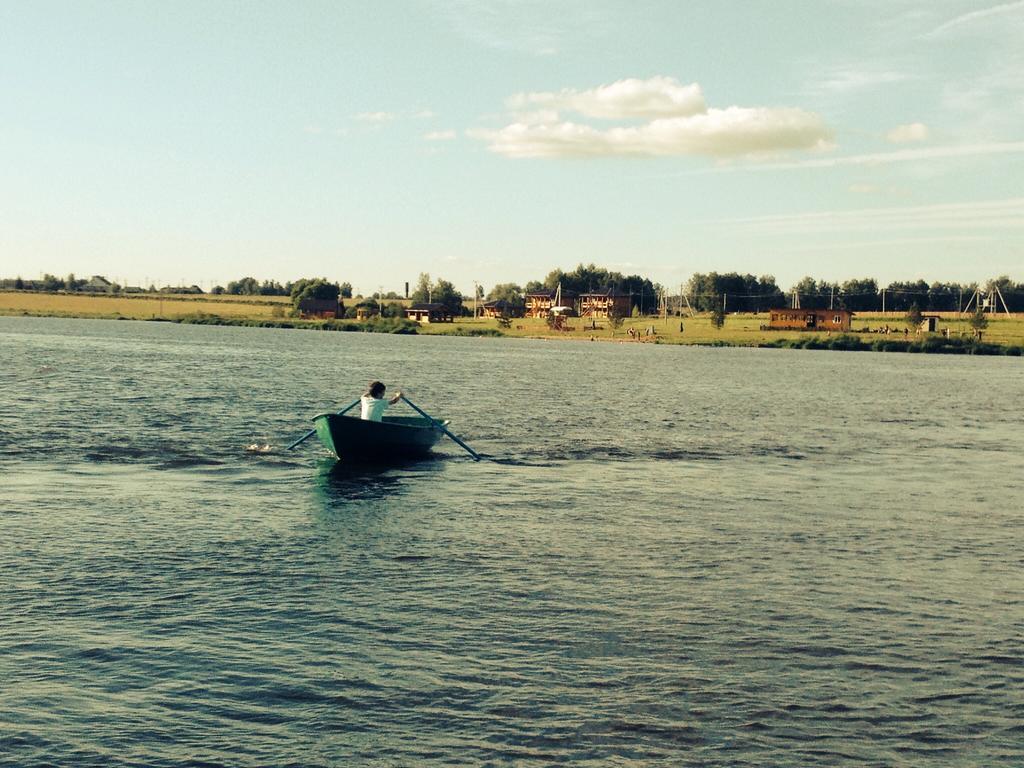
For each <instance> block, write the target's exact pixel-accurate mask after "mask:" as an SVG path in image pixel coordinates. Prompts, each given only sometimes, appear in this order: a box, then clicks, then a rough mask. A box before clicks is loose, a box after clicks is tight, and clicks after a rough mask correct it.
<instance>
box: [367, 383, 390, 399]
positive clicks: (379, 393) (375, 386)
mask: <svg viewBox="0 0 1024 768" xmlns="http://www.w3.org/2000/svg"><path fill="white" fill-rule="evenodd" d="M385 389H387V387H385V386H384V382H383V381H371V382H370V386H368V387H367V388H366V394H368V395H369V396H370V397H376V398H378V399H379V398H382V397H384V390H385Z"/></svg>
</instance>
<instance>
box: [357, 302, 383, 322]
mask: <svg viewBox="0 0 1024 768" xmlns="http://www.w3.org/2000/svg"><path fill="white" fill-rule="evenodd" d="M379 314H380V309H378V307H377V306H376V305H374V304H363V305H361V306H358V307H356V320H369V319H370V318H371V317H376V316H377V315H379Z"/></svg>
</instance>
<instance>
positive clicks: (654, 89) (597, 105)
mask: <svg viewBox="0 0 1024 768" xmlns="http://www.w3.org/2000/svg"><path fill="white" fill-rule="evenodd" d="M509 106H510V107H511V108H512V109H513V110H522V109H524V108H538V107H539V108H541V109H543V110H548V111H561V110H570V111H573V112H578V113H579V114H581V115H585V116H587V117H598V118H605V119H610V120H620V119H630V118H651V119H653V118H658V117H686V116H689V115H695V114H698V113H700V112H703V111H705V109H706V107H705V105H704V94H703V93H702V92H701V89H700V86H699V85H697V84H696V83H691V84H690V85H680V83H679V81H677V80H676V79H675V78H672V77H652V78H650V79H648V80H638V79H636V78H629V79H626V80H618V81H616V82H614V83H611V84H610V85H601V86H598V87H597V88H590V89H588V90H585V91H577V90H574V89H571V88H565V89H562V90H561V91H558V92H557V93H553V92H541V93H519V94H516V95H515V96H513V97H512V98H510V99H509Z"/></svg>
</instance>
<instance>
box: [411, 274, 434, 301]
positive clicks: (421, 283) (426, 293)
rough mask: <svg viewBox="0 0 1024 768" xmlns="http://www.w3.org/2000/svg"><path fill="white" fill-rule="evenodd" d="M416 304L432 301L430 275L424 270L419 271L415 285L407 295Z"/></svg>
mask: <svg viewBox="0 0 1024 768" xmlns="http://www.w3.org/2000/svg"><path fill="white" fill-rule="evenodd" d="M409 298H410V299H412V300H413V301H414V302H416V303H417V304H424V303H426V302H428V301H433V300H434V299H433V297H432V296H431V285H430V275H429V274H427V273H426V272H421V273H420V276H419V279H417V280H416V287H415V288H414V289H413V291H412V295H411V296H410V297H409Z"/></svg>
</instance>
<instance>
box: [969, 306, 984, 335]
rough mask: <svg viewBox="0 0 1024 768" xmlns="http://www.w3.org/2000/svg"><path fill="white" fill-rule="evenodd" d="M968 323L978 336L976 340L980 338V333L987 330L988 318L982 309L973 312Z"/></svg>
mask: <svg viewBox="0 0 1024 768" xmlns="http://www.w3.org/2000/svg"><path fill="white" fill-rule="evenodd" d="M968 322H969V323H970V324H971V328H973V329H974V332H975V333H976V334H977V335H978V338H981V332H982V331H984V330H985V329H986V328H988V318H987V317H986V316H985V310H984V309H983V308H982V307H978V308H977V309H975V310H974V314H973V315H971V319H970V320H968Z"/></svg>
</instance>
